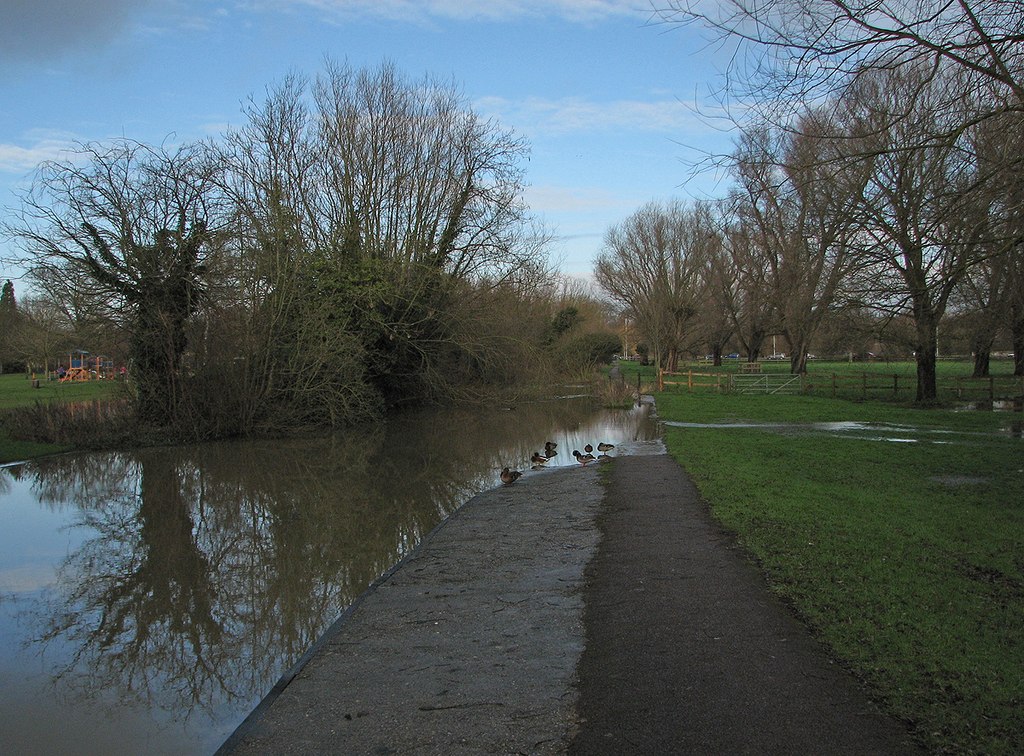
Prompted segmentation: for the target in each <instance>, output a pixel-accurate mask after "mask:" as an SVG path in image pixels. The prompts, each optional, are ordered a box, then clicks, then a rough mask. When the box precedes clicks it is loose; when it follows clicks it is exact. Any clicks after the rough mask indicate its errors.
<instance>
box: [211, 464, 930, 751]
mask: <svg viewBox="0 0 1024 756" xmlns="http://www.w3.org/2000/svg"><path fill="white" fill-rule="evenodd" d="M596 468H597V466H595V465H590V466H588V467H587V468H568V469H563V470H560V471H555V472H549V473H543V474H539V475H535V476H530V477H527V478H524V479H522V480H521V481H520V482H519V483H516V484H515V485H513V486H509V487H504V488H500V489H496V490H493V491H489V492H486V493H484V494H481V495H480V496H478V497H476V498H474V499H473V500H472V501H471V502H470V503H469V504H467V505H466V506H465V507H463V508H462V509H461V510H460V511H459V512H458V513H457V514H456V515H455V516H454V517H452V518H451V519H450V520H449V521H448V522H447V523H445V524H444V525H443V526H442V527H440V528H439V529H438V530H436V531H435V532H434V533H433V534H432V535H431V536H430V537H429V538H427V539H426V540H425V541H424V543H423V544H421V546H420V548H419V549H417V551H416V552H415V553H414V554H413V555H411V556H410V557H409V558H408V559H406V560H405V561H404V562H403V563H402V564H400V565H399V567H398V568H397V569H396V570H395V571H394V572H393V573H392V574H390V575H389V576H387V577H386V578H384V579H383V580H382V581H380V582H379V583H378V584H377V585H376V586H375V588H374V589H373V590H371V591H370V592H369V593H368V594H365V595H364V597H363V598H362V599H361V601H360V602H359V603H358V604H357V605H356V606H355V607H354V608H353V610H352V611H350V612H349V613H348V616H347V617H345V618H343V620H342V621H340V622H339V623H338V624H337V625H336V626H335V628H334V629H333V630H332V631H331V633H329V634H328V636H327V637H326V638H325V639H324V640H323V642H322V643H321V644H320V645H319V646H318V648H316V649H315V650H314V652H313V653H312V654H311V658H310V660H309V662H308V663H307V664H306V665H305V666H304V667H303V668H302V669H301V670H299V671H298V673H297V674H296V676H295V677H294V679H293V680H292V681H291V683H290V684H288V685H287V686H286V687H284V688H283V690H281V691H280V692H279V694H277V695H275V696H273V697H271V698H270V699H268V701H267V702H266V705H265V706H264V707H262V708H261V710H258V711H257V712H256V713H255V716H254V717H253V718H252V719H251V720H250V721H249V722H247V723H246V725H243V727H242V728H241V729H240V731H239V732H238V733H236V736H235V737H234V738H233V739H232V740H230V741H229V742H228V743H227V744H226V748H225V750H233V751H234V752H236V753H353V754H355V753H360V754H363V753H381V754H383V753H423V754H427V753H430V754H433V753H437V754H441V753H536V754H546V753H566V752H571V753H579V754H604V753H607V754H630V753H638V754H639V753H644V754H656V753H759V754H764V753H779V754H782V753H785V754H795V753H807V754H811V753H873V754H884V753H912V752H914V749H913V747H912V745H910V744H909V743H908V741H907V740H906V738H905V734H904V730H903V728H902V727H901V726H900V725H899V724H897V723H895V722H893V721H891V720H889V719H887V718H886V717H884V716H882V715H881V714H879V713H878V712H877V710H876V709H875V708H874V707H873V706H872V704H871V703H870V702H869V701H868V699H867V698H866V696H865V695H864V693H863V691H861V690H860V688H859V687H858V685H857V683H856V681H855V680H853V679H852V678H851V677H850V676H849V675H847V674H846V673H845V672H843V671H842V670H841V669H840V668H839V667H838V666H837V665H835V664H832V663H831V662H830V661H829V659H828V658H827V657H826V656H825V655H824V654H823V652H822V651H821V649H820V648H819V647H818V646H817V645H816V643H815V642H814V641H813V640H812V639H811V638H810V636H809V634H808V632H807V630H806V629H805V628H804V627H803V626H802V625H800V623H799V622H797V621H796V620H795V619H794V618H793V617H792V615H791V614H790V612H789V611H788V610H787V609H786V608H785V607H784V606H782V605H781V604H780V603H779V602H778V601H776V600H775V599H773V598H772V597H771V596H770V595H769V594H768V591H767V589H766V587H765V584H764V581H763V578H762V577H761V575H760V574H759V573H758V571H757V569H756V568H755V567H754V566H753V565H751V564H750V563H749V562H748V561H747V560H746V559H745V558H744V556H743V554H742V553H741V552H740V551H739V550H738V549H736V548H735V546H734V544H733V541H732V540H731V538H730V537H729V536H728V535H727V534H725V533H723V532H722V531H721V530H720V529H719V528H718V527H717V526H716V525H715V524H714V523H713V521H712V520H711V518H710V516H709V514H708V512H707V509H706V506H705V505H704V504H703V502H701V501H700V499H699V497H698V495H697V492H696V490H695V488H694V487H693V486H692V484H691V482H690V481H689V478H688V477H687V476H686V474H685V473H684V472H683V470H682V469H681V468H680V467H679V466H678V464H677V463H676V462H675V461H674V460H672V459H671V458H670V457H668V456H667V455H665V454H663V453H654V454H649V455H646V456H635V457H620V458H619V459H617V460H615V461H614V462H613V463H612V464H611V465H609V466H608V467H607V468H604V467H602V468H601V470H600V471H599V470H598V469H596ZM605 469H607V471H608V479H607V481H606V483H604V484H603V483H602V482H601V478H602V475H601V473H602V472H603V471H604V470H605Z"/></svg>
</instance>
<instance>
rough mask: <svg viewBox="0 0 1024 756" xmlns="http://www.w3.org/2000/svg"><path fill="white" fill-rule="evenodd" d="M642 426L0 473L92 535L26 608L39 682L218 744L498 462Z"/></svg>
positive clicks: (461, 427)
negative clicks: (132, 708)
mask: <svg viewBox="0 0 1024 756" xmlns="http://www.w3.org/2000/svg"><path fill="white" fill-rule="evenodd" d="M638 422H641V420H640V418H639V416H638V415H636V414H635V413H631V414H622V413H618V414H614V413H607V412H596V413H595V410H594V409H593V408H592V407H590V406H588V404H587V403H586V402H581V401H572V402H558V403H546V404H537V405H532V406H524V407H522V408H519V409H517V410H516V411H514V412H511V411H506V412H487V413H482V412H480V411H479V410H474V411H452V410H446V411H443V412H441V411H437V412H426V413H416V414H410V415H406V416H403V417H399V418H395V419H393V420H391V421H389V422H388V423H387V424H386V425H381V426H377V427H371V428H362V429H359V430H358V431H352V432H348V433H345V434H343V435H337V436H330V437H324V438H311V439H302V440H280V441H259V442H245V443H220V444H207V445H202V446H196V447H169V448H159V449H144V450H138V451H132V452H117V453H104V454H99V453H95V454H79V455H68V456H63V457H56V458H52V459H47V460H42V461H39V462H37V463H34V464H30V465H24V466H22V467H20V468H10V469H8V470H4V471H2V472H3V473H5V474H7V475H11V476H20V477H22V478H24V477H25V476H29V477H30V478H31V480H32V486H33V491H34V492H35V494H36V496H37V498H38V500H39V501H40V502H41V503H43V504H45V505H46V506H47V507H50V508H52V509H66V510H67V511H68V512H69V513H71V515H72V519H71V522H72V524H73V526H74V527H81V528H85V529H86V531H85V532H87V533H88V537H87V539H86V540H84V541H83V542H82V544H81V546H80V547H79V548H77V550H75V551H73V552H72V553H71V554H69V556H68V557H67V559H66V560H65V562H64V563H63V565H61V567H60V569H59V572H58V581H57V585H56V588H55V590H53V591H50V592H47V593H45V594H44V596H45V598H44V599H43V600H41V601H40V602H39V603H37V604H36V605H35V608H34V609H33V610H32V614H33V617H34V621H33V625H34V627H35V628H36V633H35V636H34V637H33V638H32V639H31V641H32V642H33V643H35V644H39V645H40V646H41V647H42V648H43V649H44V650H45V649H47V648H49V647H53V646H60V647H62V649H63V650H64V652H63V653H57V654H55V655H54V656H55V657H57V658H60V659H62V661H61V662H60V666H59V667H58V668H57V669H54V670H51V676H52V680H53V683H54V685H55V686H56V687H57V688H58V690H60V691H61V692H62V694H64V695H67V694H70V695H71V696H72V697H81V698H82V699H92V698H95V697H96V696H98V694H100V693H104V694H106V693H109V692H112V691H113V692H116V694H117V697H118V698H119V699H120V700H121V704H122V705H123V704H124V703H125V702H126V700H127V701H131V702H134V703H136V704H138V705H139V706H143V707H147V708H149V709H151V710H153V711H155V712H164V713H163V714H162V715H160V716H159V717H158V718H160V719H163V720H167V719H172V720H174V719H183V720H188V719H189V717H195V718H196V719H198V720H202V722H201V723H196V722H193V723H192V724H188V723H187V722H186V724H185V727H186V728H189V727H192V728H197V729H199V730H208V731H209V732H208V733H207V734H206V735H205V737H206V739H207V741H208V742H207V743H206V746H210V745H212V746H213V747H215V746H216V745H217V744H218V743H219V742H220V740H221V739H222V738H223V737H225V736H226V735H227V734H228V733H229V732H230V731H231V730H232V729H233V728H234V727H235V725H237V724H238V722H239V721H241V719H243V718H244V717H245V715H246V714H247V713H248V712H249V710H250V709H251V708H252V707H253V706H254V705H255V703H256V701H257V700H258V699H259V698H260V697H261V696H262V695H263V694H264V693H265V692H266V691H267V690H268V689H269V688H270V687H271V686H272V685H273V683H274V682H275V681H276V679H277V678H278V677H279V676H280V675H281V674H282V673H283V671H284V670H286V669H287V668H288V667H290V666H291V665H292V664H293V663H294V662H295V661H296V660H297V659H298V657H299V656H301V654H302V653H303V652H304V651H305V650H306V649H307V648H308V647H309V646H310V645H311V644H312V643H313V642H314V641H315V640H316V639H317V638H318V637H319V636H320V635H321V634H322V633H323V632H324V630H325V629H326V628H327V627H328V626H329V625H330V624H331V623H332V622H333V621H334V620H335V619H336V618H337V617H338V615H339V614H340V613H341V612H342V611H343V610H344V609H345V607H346V606H348V605H349V604H350V603H351V602H352V600H353V599H354V598H356V596H358V595H359V594H360V593H361V592H362V591H363V590H365V588H366V587H367V586H368V585H369V584H370V583H371V582H372V581H373V580H375V579H376V578H377V577H378V576H379V575H381V574H382V573H383V572H385V571H386V570H387V569H389V568H390V567H391V566H392V565H393V564H394V563H395V562H397V561H398V560H399V559H400V558H401V557H402V556H403V555H404V554H405V553H406V552H407V551H409V550H410V549H411V548H412V547H414V546H415V545H416V543H418V542H419V540H420V539H421V538H422V537H423V536H424V535H425V534H426V533H427V532H429V531H430V530H431V529H432V528H433V527H434V526H435V525H437V524H438V523H439V522H440V521H441V520H442V519H443V518H444V517H445V516H446V515H447V514H449V513H450V512H452V511H453V510H454V509H455V508H456V507H457V506H458V505H460V504H461V503H462V502H464V501H465V500H466V499H468V498H469V497H470V496H472V495H473V494H474V493H476V492H477V491H480V490H483V489H485V488H489V487H491V486H493V485H495V483H496V481H497V478H496V475H497V472H496V471H497V470H498V469H499V468H500V467H501V466H503V465H505V464H522V463H523V461H524V460H526V459H528V458H529V455H530V453H531V450H532V449H534V448H539V447H541V446H542V445H543V442H544V440H546V439H549V438H566V437H567V436H566V434H568V433H578V432H580V431H581V429H583V431H584V432H586V429H588V428H594V427H595V425H594V424H595V423H596V424H597V427H600V428H601V431H600V432H601V433H604V434H605V436H602V437H601V439H600V440H609V441H613V442H615V441H620V442H621V440H622V439H623V438H632V437H633V436H634V435H635V433H636V432H637V431H636V426H637V424H638ZM596 432H598V431H595V433H596ZM608 432H610V433H612V435H611V436H607V433H608ZM643 432H644V433H650V430H645V431H643ZM616 434H617V435H616ZM590 440H592V441H594V442H596V441H597V440H598V438H597V436H596V435H595V436H594V437H592V438H591V439H590ZM570 443H571V441H570ZM564 456H566V458H568V454H566V455H564ZM0 477H2V476H0ZM199 713H201V714H202V715H201V716H196V715H197V714H199ZM204 747H205V746H204Z"/></svg>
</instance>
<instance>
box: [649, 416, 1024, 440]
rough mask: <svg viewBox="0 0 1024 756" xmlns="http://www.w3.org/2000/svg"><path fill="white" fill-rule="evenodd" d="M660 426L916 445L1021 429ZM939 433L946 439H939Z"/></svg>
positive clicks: (854, 424)
mask: <svg viewBox="0 0 1024 756" xmlns="http://www.w3.org/2000/svg"><path fill="white" fill-rule="evenodd" d="M661 422H662V423H663V424H664V425H667V426H670V427H673V428H706V429H730V428H741V429H751V428H753V429H760V430H766V431H775V432H778V433H825V434H828V435H832V436H842V437H846V438H854V439H859V440H862V441H885V442H888V443H895V444H916V443H921V442H922V441H926V442H928V443H932V444H949V443H953V441H952V440H950V438H951V437H952V436H977V435H1007V434H1008V435H1010V436H1013V437H1014V438H1020V437H1021V429H1020V428H1019V427H1018V426H1017V425H1016V424H1014V425H1013V426H1011V427H1008V428H1002V429H1000V430H998V431H993V432H992V433H978V432H972V431H964V432H958V431H952V430H945V429H942V428H913V427H908V426H903V425H893V424H891V423H865V422H860V421H856V420H843V421H836V422H825V423H761V422H754V421H747V420H733V421H729V422H723V423H685V422H678V421H673V420H662V421H661ZM942 436H946V437H947V438H945V439H942V438H941V437H942Z"/></svg>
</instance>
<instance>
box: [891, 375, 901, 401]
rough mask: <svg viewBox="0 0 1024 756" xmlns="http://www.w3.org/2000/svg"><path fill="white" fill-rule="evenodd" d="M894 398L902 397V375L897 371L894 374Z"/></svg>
mask: <svg viewBox="0 0 1024 756" xmlns="http://www.w3.org/2000/svg"><path fill="white" fill-rule="evenodd" d="M892 398H893V399H897V400H898V399H899V398H900V377H899V375H897V374H896V373H893V374H892Z"/></svg>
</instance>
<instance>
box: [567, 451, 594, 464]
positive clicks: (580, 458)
mask: <svg viewBox="0 0 1024 756" xmlns="http://www.w3.org/2000/svg"><path fill="white" fill-rule="evenodd" d="M572 456H574V457H576V461H577V462H579V463H580V464H581V465H585V464H587V463H588V462H593V461H594V455H593V454H590V453H589V452H588V453H587V454H580V450H579V449H573V450H572Z"/></svg>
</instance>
